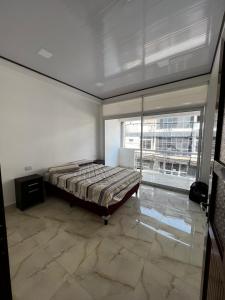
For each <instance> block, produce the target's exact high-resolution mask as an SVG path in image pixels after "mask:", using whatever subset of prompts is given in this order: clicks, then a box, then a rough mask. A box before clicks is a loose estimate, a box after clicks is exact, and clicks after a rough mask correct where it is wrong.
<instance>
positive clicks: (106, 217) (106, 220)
mask: <svg viewBox="0 0 225 300" xmlns="http://www.w3.org/2000/svg"><path fill="white" fill-rule="evenodd" d="M109 218H110V215H108V216H102V219H103V221H104V225H108V221H109Z"/></svg>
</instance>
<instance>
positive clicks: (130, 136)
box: [105, 117, 141, 171]
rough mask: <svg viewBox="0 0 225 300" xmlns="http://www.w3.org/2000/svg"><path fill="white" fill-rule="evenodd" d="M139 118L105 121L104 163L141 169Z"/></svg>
mask: <svg viewBox="0 0 225 300" xmlns="http://www.w3.org/2000/svg"><path fill="white" fill-rule="evenodd" d="M140 145H141V117H133V118H121V119H113V120H105V163H106V165H108V166H113V167H114V166H121V167H126V168H131V169H134V170H139V171H140V169H141V165H140V154H141V151H140Z"/></svg>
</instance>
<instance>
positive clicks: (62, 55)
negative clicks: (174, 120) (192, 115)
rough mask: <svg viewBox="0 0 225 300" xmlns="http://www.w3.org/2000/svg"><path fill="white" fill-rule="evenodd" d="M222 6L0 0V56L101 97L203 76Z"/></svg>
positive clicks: (196, 1) (133, 0)
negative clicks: (44, 55)
mask: <svg viewBox="0 0 225 300" xmlns="http://www.w3.org/2000/svg"><path fill="white" fill-rule="evenodd" d="M224 10H225V0H117V1H116V0H20V1H18V0H0V41H1V42H0V55H1V56H2V57H5V58H8V59H10V60H13V61H15V62H17V63H20V64H22V65H24V66H27V67H29V68H32V69H34V70H36V71H39V72H41V73H44V74H46V75H48V76H51V77H53V78H55V79H58V80H61V81H63V82H65V83H67V84H70V85H73V86H75V87H77V88H79V89H82V90H84V91H86V92H88V93H91V94H93V95H95V96H97V97H99V98H103V99H106V98H109V97H112V96H116V95H119V94H123V93H128V92H132V91H136V90H141V89H144V88H149V87H152V86H156V85H160V84H164V83H168V82H172V81H176V80H181V79H184V78H188V77H192V76H197V75H201V74H206V73H209V72H210V69H211V65H212V61H213V55H214V52H215V48H216V43H217V40H218V35H219V30H220V27H221V24H222V17H223V14H224ZM41 49H44V50H46V51H47V52H45V51H44V53H47V56H50V57H49V58H44V57H42V56H40V55H39V54H38V52H39V51H40V50H41ZM41 52H43V51H41ZM49 53H50V54H52V56H51V55H49Z"/></svg>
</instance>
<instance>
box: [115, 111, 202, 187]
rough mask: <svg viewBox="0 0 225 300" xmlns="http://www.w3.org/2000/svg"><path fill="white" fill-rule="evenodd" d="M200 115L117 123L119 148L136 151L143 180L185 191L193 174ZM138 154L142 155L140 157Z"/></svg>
mask: <svg viewBox="0 0 225 300" xmlns="http://www.w3.org/2000/svg"><path fill="white" fill-rule="evenodd" d="M199 116H200V112H199V111H193V112H185V113H174V114H167V115H156V116H145V117H144V120H143V125H142V149H140V142H141V133H140V130H141V124H140V122H141V121H140V120H129V121H128V120H127V121H125V122H121V131H122V132H123V138H122V145H123V147H124V148H127V149H136V151H135V153H136V156H135V159H136V163H135V165H136V166H137V168H138V169H139V168H142V174H143V180H144V181H149V182H154V183H159V184H163V185H170V186H171V185H172V186H175V187H180V188H184V189H188V188H189V186H190V184H191V183H192V182H193V181H194V180H195V178H196V173H197V167H198V166H197V162H198V150H199V130H200V123H199V121H200V119H199ZM141 150H142V153H141Z"/></svg>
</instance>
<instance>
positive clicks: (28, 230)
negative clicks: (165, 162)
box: [6, 185, 205, 300]
mask: <svg viewBox="0 0 225 300" xmlns="http://www.w3.org/2000/svg"><path fill="white" fill-rule="evenodd" d="M6 218H7V227H8V241H9V247H10V248H9V251H10V265H11V276H12V288H13V294H14V300H30V299H32V300H40V299H41V300H49V299H51V300H73V299H76V300H91V299H96V300H100V299H101V300H103V299H104V300H106V299H107V300H120V299H123V300H124V299H129V300H148V299H151V300H161V299H170V300H176V299H179V300H180V299H182V300H186V299H191V300H195V299H196V300H197V299H199V293H200V281H201V266H202V256H203V243H204V230H205V229H204V228H205V217H204V215H203V214H202V213H201V211H200V209H199V207H198V205H196V204H194V203H191V202H189V201H188V197H187V196H186V195H183V194H178V193H174V192H168V191H165V190H160V189H156V188H152V187H148V186H144V185H142V186H141V188H140V193H139V197H138V198H135V197H133V198H131V199H130V200H129V201H128V202H127V203H126V204H125V205H124V206H123V207H121V208H120V209H119V210H118V211H117V212H116V213H115V214H114V215H113V216H112V218H111V219H110V221H109V224H108V225H107V226H104V225H103V223H102V220H101V219H100V218H99V217H98V216H96V215H94V214H92V213H90V212H88V211H86V210H82V209H81V208H77V207H73V208H70V207H69V205H68V204H67V203H66V202H64V201H62V200H60V199H55V198H48V199H47V200H46V202H45V203H43V204H40V205H37V206H35V207H33V208H31V209H29V210H26V211H25V212H20V211H18V210H17V209H16V208H15V207H10V208H8V209H7V212H6Z"/></svg>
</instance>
